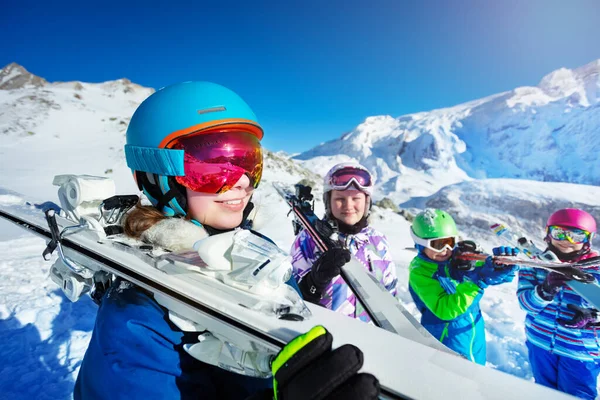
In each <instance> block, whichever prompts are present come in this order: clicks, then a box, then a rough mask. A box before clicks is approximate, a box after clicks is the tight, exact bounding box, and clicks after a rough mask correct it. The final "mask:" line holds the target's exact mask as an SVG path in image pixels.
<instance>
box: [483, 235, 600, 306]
mask: <svg viewBox="0 0 600 400" xmlns="http://www.w3.org/2000/svg"><path fill="white" fill-rule="evenodd" d="M490 229H491V230H492V231H493V232H494V233H495V234H496V236H497V237H498V238H500V239H501V240H502V241H504V243H506V244H507V245H509V246H515V247H517V248H518V249H520V250H521V252H522V253H523V254H524V255H525V256H526V257H528V258H529V259H531V260H540V261H548V262H559V260H558V258H557V257H556V255H555V254H554V253H552V252H551V251H546V252H544V251H543V250H542V249H540V248H539V247H537V246H536V245H535V244H534V243H533V242H532V241H531V240H529V239H527V238H526V237H525V236H523V235H519V234H517V233H516V232H514V231H512V230H511V229H510V228H509V227H508V226H506V225H504V224H502V223H496V224H493V225H492V226H490ZM515 261H516V263H517V264H518V263H519V262H518V260H515ZM585 261H586V260H584V262H585ZM598 264H600V262H599V263H598ZM563 265H566V266H572V267H573V268H576V265H577V264H576V263H575V264H568V263H563ZM533 267H534V268H543V265H533ZM580 270H581V272H582V273H585V267H583V268H581V269H580ZM556 272H559V273H560V272H561V271H560V270H556ZM588 275H589V274H588ZM567 285H568V286H569V287H570V288H571V289H573V291H575V293H577V294H578V295H580V296H581V297H583V299H584V300H585V301H587V302H588V303H589V304H590V305H591V306H592V307H594V308H595V309H597V310H600V286H599V283H598V282H597V281H595V280H594V281H592V282H584V281H578V280H571V281H568V282H567Z"/></svg>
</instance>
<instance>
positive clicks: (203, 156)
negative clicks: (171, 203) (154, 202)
mask: <svg viewBox="0 0 600 400" xmlns="http://www.w3.org/2000/svg"><path fill="white" fill-rule="evenodd" d="M171 148H173V149H182V150H184V152H185V154H184V172H185V176H177V177H175V179H176V180H177V182H179V183H180V184H182V185H183V186H185V187H186V188H188V189H190V190H193V191H194V192H201V193H213V194H218V193H223V192H226V191H228V190H229V189H231V188H232V187H234V186H235V184H236V183H237V182H238V181H239V179H240V178H241V177H242V175H244V174H245V175H247V176H248V178H249V179H250V184H251V185H252V187H254V188H257V187H258V184H259V183H260V178H261V176H262V170H263V155H262V148H261V146H260V142H259V141H258V139H257V138H256V136H254V135H252V134H250V133H247V132H243V131H239V130H222V131H218V132H212V133H203V134H200V135H194V136H187V137H183V138H181V139H177V141H176V143H175V144H174V145H173V146H171Z"/></svg>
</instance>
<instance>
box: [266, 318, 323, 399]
mask: <svg viewBox="0 0 600 400" xmlns="http://www.w3.org/2000/svg"><path fill="white" fill-rule="evenodd" d="M326 334H327V331H326V330H325V328H324V327H322V326H321V325H317V326H315V327H313V328H312V329H311V330H310V331H308V332H306V333H305V334H303V335H300V336H297V337H296V338H294V339H293V340H292V341H291V342H289V343H288V344H287V345H286V346H285V347H284V348H283V349H281V351H280V352H279V354H278V355H277V357H276V358H275V360H273V363H272V364H271V371H272V372H273V394H274V398H275V400H278V394H279V393H278V392H279V391H278V388H277V385H278V380H279V381H285V380H286V378H288V376H289V375H291V374H294V373H295V372H298V371H299V370H301V369H302V368H304V367H305V366H306V365H308V364H309V363H310V362H311V361H313V358H314V355H315V354H316V355H317V356H318V355H320V354H321V353H322V349H321V346H320V345H319V343H315V342H314V341H315V340H316V339H317V338H319V337H321V336H324V335H326ZM311 344H312V345H311ZM315 345H317V347H318V348H317V349H313V350H316V351H310V350H309V349H308V348H307V349H306V350H309V351H304V352H303V354H298V353H299V352H300V351H301V350H303V349H304V348H305V347H314V346H315ZM296 355H298V357H296V359H295V360H293V361H294V362H293V364H294V366H293V367H292V366H291V365H289V364H292V363H288V361H290V359H291V358H292V357H294V356H296Z"/></svg>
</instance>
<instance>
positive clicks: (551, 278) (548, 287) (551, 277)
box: [536, 272, 570, 301]
mask: <svg viewBox="0 0 600 400" xmlns="http://www.w3.org/2000/svg"><path fill="white" fill-rule="evenodd" d="M568 281H570V279H569V278H568V277H567V276H565V275H563V274H559V273H558V272H550V273H549V274H548V275H547V276H546V279H545V280H544V282H542V284H541V285H537V286H536V291H537V293H538V294H539V295H540V297H541V298H542V299H544V300H546V301H550V300H552V299H554V296H556V295H557V293H558V292H559V291H560V289H561V288H562V287H563V286H565V284H566V283H567V282H568Z"/></svg>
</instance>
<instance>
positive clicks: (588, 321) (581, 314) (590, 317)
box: [557, 304, 600, 329]
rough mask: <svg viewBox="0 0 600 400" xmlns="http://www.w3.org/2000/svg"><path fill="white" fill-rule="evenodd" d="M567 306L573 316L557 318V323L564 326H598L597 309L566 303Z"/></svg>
mask: <svg viewBox="0 0 600 400" xmlns="http://www.w3.org/2000/svg"><path fill="white" fill-rule="evenodd" d="M567 308H568V309H569V310H570V311H572V312H573V318H571V319H565V318H558V319H557V321H558V323H559V324H561V325H562V326H564V327H565V328H572V329H585V328H591V327H596V326H600V318H599V316H598V310H595V309H593V308H582V307H579V306H576V305H575V304H567Z"/></svg>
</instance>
